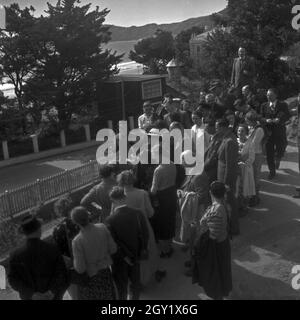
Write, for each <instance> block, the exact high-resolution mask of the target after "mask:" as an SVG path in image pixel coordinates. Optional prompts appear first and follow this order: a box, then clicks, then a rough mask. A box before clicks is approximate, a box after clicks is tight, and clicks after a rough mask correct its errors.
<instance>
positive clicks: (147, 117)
mask: <svg viewBox="0 0 300 320" xmlns="http://www.w3.org/2000/svg"><path fill="white" fill-rule="evenodd" d="M143 111H144V113H143V114H142V115H141V116H139V118H138V126H139V128H140V129H146V128H147V127H149V126H150V125H152V124H153V107H152V105H151V102H150V101H146V102H145V103H144V105H143Z"/></svg>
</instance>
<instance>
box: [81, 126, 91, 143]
mask: <svg viewBox="0 0 300 320" xmlns="http://www.w3.org/2000/svg"><path fill="white" fill-rule="evenodd" d="M83 127H84V131H85V138H86V141H88V142H89V141H91V130H90V125H89V124H85V125H84V126H83Z"/></svg>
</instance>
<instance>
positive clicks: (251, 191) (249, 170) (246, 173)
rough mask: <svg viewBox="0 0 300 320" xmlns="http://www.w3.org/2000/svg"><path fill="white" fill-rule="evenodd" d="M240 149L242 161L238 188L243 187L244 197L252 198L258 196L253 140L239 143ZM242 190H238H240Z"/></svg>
mask: <svg viewBox="0 0 300 320" xmlns="http://www.w3.org/2000/svg"><path fill="white" fill-rule="evenodd" d="M238 143H239V147H240V157H241V158H240V160H241V163H240V165H239V167H240V171H241V175H240V176H239V177H238V180H237V183H238V186H240V184H241V186H242V188H241V189H242V195H243V196H244V197H245V198H246V197H252V196H255V195H256V190H255V181H254V173H253V162H254V160H255V152H254V146H253V143H252V141H251V140H247V141H246V142H245V143H242V142H240V141H239V139H238ZM239 189H240V188H237V190H239Z"/></svg>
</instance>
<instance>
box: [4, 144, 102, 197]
mask: <svg viewBox="0 0 300 320" xmlns="http://www.w3.org/2000/svg"><path fill="white" fill-rule="evenodd" d="M96 150H97V147H91V148H88V149H84V150H80V151H74V152H71V153H67V154H62V155H56V156H53V157H49V158H45V159H40V160H36V161H33V162H27V163H24V164H19V165H15V166H11V167H7V168H1V169H0V193H3V192H4V191H5V190H9V189H13V188H16V187H18V186H22V185H24V184H27V183H31V182H34V181H35V180H36V179H41V178H45V177H48V176H51V175H54V174H56V173H59V172H62V171H64V170H65V169H73V168H76V167H79V166H81V165H82V164H84V163H86V162H88V161H89V160H95V159H96Z"/></svg>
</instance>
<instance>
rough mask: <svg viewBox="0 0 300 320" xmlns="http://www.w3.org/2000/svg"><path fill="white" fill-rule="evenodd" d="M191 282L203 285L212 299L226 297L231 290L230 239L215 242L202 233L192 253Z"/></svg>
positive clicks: (207, 233) (207, 234)
mask: <svg viewBox="0 0 300 320" xmlns="http://www.w3.org/2000/svg"><path fill="white" fill-rule="evenodd" d="M192 274H193V275H192V282H193V283H198V285H199V286H201V287H203V289H204V291H205V293H206V295H207V296H209V297H210V298H212V299H221V298H224V297H227V296H228V295H229V293H230V292H231V290H232V274H231V248H230V241H229V239H228V238H227V239H226V240H225V241H222V242H217V241H216V240H213V239H211V238H210V237H209V232H206V233H204V234H203V235H202V236H201V237H200V239H198V240H196V242H195V244H194V249H193V254H192Z"/></svg>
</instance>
